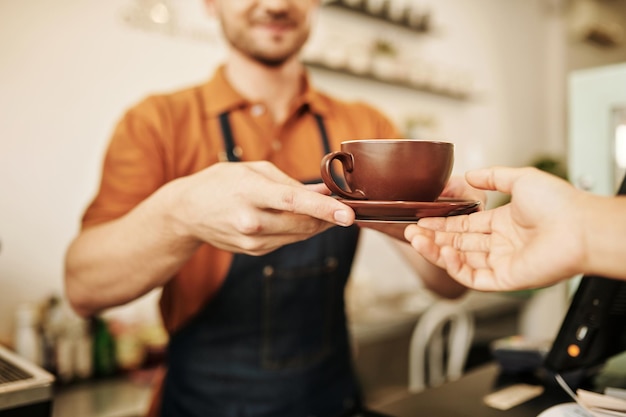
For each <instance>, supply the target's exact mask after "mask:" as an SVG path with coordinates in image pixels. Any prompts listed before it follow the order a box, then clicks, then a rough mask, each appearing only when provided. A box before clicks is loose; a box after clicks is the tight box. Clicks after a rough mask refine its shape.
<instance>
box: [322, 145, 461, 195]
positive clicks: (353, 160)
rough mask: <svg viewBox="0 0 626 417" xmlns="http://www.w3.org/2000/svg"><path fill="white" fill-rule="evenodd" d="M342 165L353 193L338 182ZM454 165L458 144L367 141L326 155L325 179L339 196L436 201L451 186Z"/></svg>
mask: <svg viewBox="0 0 626 417" xmlns="http://www.w3.org/2000/svg"><path fill="white" fill-rule="evenodd" d="M333 161H339V162H340V163H341V165H342V167H343V178H344V179H345V184H346V186H347V189H346V188H344V187H342V186H340V185H339V184H337V182H336V180H335V178H334V177H333V175H332V169H331V167H332V163H333ZM453 165H454V144H452V143H449V142H438V141H424V140H416V139H361V140H349V141H345V142H342V143H341V150H340V151H335V152H331V153H329V154H326V155H324V157H323V158H322V164H321V174H322V180H323V181H324V183H325V184H326V186H327V187H328V188H329V189H330V190H331V191H332V192H333V193H335V194H337V195H338V196H339V197H343V198H346V199H357V200H377V201H426V202H432V201H435V200H436V199H437V197H439V195H440V194H441V192H442V191H443V189H444V188H445V186H446V184H447V183H448V180H449V179H450V175H451V173H452V166H453Z"/></svg>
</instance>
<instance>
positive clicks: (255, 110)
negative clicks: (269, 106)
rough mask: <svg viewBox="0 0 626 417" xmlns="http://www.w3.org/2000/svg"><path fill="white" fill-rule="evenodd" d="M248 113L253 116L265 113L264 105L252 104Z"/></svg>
mask: <svg viewBox="0 0 626 417" xmlns="http://www.w3.org/2000/svg"><path fill="white" fill-rule="evenodd" d="M250 113H251V114H252V115H253V116H255V117H258V116H260V115H262V114H263V113H265V106H264V105H262V104H255V105H254V106H252V107H251V108H250Z"/></svg>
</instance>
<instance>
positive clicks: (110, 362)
mask: <svg viewBox="0 0 626 417" xmlns="http://www.w3.org/2000/svg"><path fill="white" fill-rule="evenodd" d="M93 354H94V356H93V370H94V374H95V376H96V377H106V376H111V375H113V374H114V373H115V372H116V370H117V368H116V359H115V341H114V339H113V336H112V335H111V332H110V331H109V327H108V325H107V322H106V321H105V320H104V319H103V318H101V317H94V318H93Z"/></svg>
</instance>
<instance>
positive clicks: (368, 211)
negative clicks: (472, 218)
mask: <svg viewBox="0 0 626 417" xmlns="http://www.w3.org/2000/svg"><path fill="white" fill-rule="evenodd" d="M338 200H339V201H341V202H342V203H344V204H346V205H348V206H350V207H351V208H352V209H353V210H354V213H355V214H356V220H357V221H361V222H368V221H370V222H384V223H411V222H416V221H417V220H419V219H421V218H422V217H448V216H458V215H461V214H469V213H473V212H475V211H477V210H478V207H479V206H480V201H476V200H455V199H448V198H441V199H439V200H437V201H434V202H424V201H374V200H348V199H343V198H339V199H338Z"/></svg>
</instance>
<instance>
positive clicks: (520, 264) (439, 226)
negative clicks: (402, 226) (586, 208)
mask: <svg viewBox="0 0 626 417" xmlns="http://www.w3.org/2000/svg"><path fill="white" fill-rule="evenodd" d="M466 178H467V180H468V182H469V183H470V185H472V186H474V187H477V188H481V189H484V190H494V191H501V192H504V193H509V194H511V195H512V200H511V203H509V204H507V205H505V206H502V207H498V208H495V209H492V210H486V211H482V212H478V213H473V214H470V215H464V216H455V217H447V218H427V219H422V220H420V221H419V222H418V224H417V225H412V226H409V227H407V229H406V231H405V237H406V239H407V240H409V241H410V242H411V244H412V246H413V247H414V248H415V249H416V250H417V251H418V252H419V253H421V254H422V255H423V256H424V257H425V258H426V259H428V260H429V261H431V262H433V263H435V264H436V265H438V266H440V267H442V268H445V269H446V270H447V271H448V273H449V274H450V275H451V276H452V277H453V278H455V279H456V280H457V281H459V282H460V283H461V284H463V285H465V286H468V287H470V288H475V289H478V290H484V291H495V290H497V291H500V290H514V289H523V288H535V287H541V286H546V285H550V284H553V283H555V282H556V281H557V280H559V279H563V278H564V277H566V276H568V275H569V276H573V275H574V274H576V273H577V272H578V268H579V265H578V264H579V262H580V259H581V258H582V257H583V255H584V236H583V234H584V232H583V230H582V229H583V228H582V226H581V225H580V222H579V221H577V218H576V216H577V211H576V207H577V206H578V205H579V203H581V199H585V198H586V196H585V193H582V192H581V191H579V190H577V189H575V188H574V187H573V186H571V185H570V184H569V183H567V182H566V181H563V180H561V179H559V178H557V177H555V176H552V175H549V174H547V173H545V172H541V171H539V170H537V169H535V168H517V169H516V168H492V169H484V170H478V171H472V172H469V173H467V175H466Z"/></svg>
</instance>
